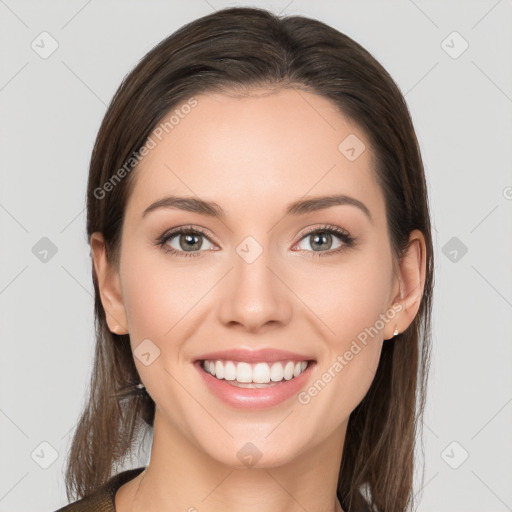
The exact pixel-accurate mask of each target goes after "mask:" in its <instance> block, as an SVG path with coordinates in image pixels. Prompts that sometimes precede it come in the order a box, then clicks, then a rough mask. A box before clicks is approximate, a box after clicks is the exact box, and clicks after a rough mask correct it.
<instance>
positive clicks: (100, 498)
mask: <svg viewBox="0 0 512 512" xmlns="http://www.w3.org/2000/svg"><path fill="white" fill-rule="evenodd" d="M144 469H146V468H145V467H140V468H135V469H129V470H126V471H122V472H121V473H118V474H117V475H114V476H113V477H111V478H110V479H109V480H108V481H107V482H105V483H104V484H103V485H102V486H101V487H100V488H99V489H98V490H97V491H96V492H94V493H93V494H90V495H89V496H86V497H85V498H82V499H81V500H78V501H75V502H73V503H70V504H69V505H66V506H65V507H63V508H59V510H56V511H55V512H116V507H115V496H116V492H117V490H118V489H119V488H120V487H121V486H122V485H124V484H125V483H126V482H128V481H130V480H132V479H133V478H135V477H136V476H137V475H139V474H140V473H142V471H144ZM342 506H343V504H342ZM343 510H345V511H346V512H350V511H349V510H348V508H346V507H343ZM359 511H361V512H366V511H370V508H368V506H367V505H366V502H365V501H364V500H363V498H362V496H361V495H360V496H359V498H358V500H357V506H356V507H355V509H354V512H359Z"/></svg>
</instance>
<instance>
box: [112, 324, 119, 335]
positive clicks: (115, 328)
mask: <svg viewBox="0 0 512 512" xmlns="http://www.w3.org/2000/svg"><path fill="white" fill-rule="evenodd" d="M112 331H113V332H115V333H117V331H119V325H114V328H113V329H112Z"/></svg>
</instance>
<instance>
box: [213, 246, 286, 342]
mask: <svg viewBox="0 0 512 512" xmlns="http://www.w3.org/2000/svg"><path fill="white" fill-rule="evenodd" d="M232 261H233V268H232V270H231V272H229V274H228V275H227V276H226V278H225V279H224V283H223V287H222V291H221V298H220V304H219V309H218V312H219V318H220V321H221V322H222V323H223V324H224V325H226V326H230V327H234V326H238V328H242V329H244V330H246V331H250V332H262V331H264V330H266V329H268V328H272V326H274V327H276V326H277V325H280V326H283V325H285V324H287V323H288V322H289V321H290V318H291V314H292V309H293V304H292V302H291V301H292V300H293V293H292V292H291V291H290V289H289V288H288V287H287V286H286V285H285V284H284V282H283V279H282V277H280V276H279V274H280V273H279V272H278V271H276V268H274V267H277V265H276V263H275V261H274V262H273V261H271V258H270V255H269V251H266V250H264V251H263V252H262V253H261V254H260V255H259V256H258V257H257V258H256V259H255V260H254V261H252V262H250V261H251V260H246V259H244V258H243V257H242V256H240V255H239V254H238V253H235V254H234V256H233V260H232Z"/></svg>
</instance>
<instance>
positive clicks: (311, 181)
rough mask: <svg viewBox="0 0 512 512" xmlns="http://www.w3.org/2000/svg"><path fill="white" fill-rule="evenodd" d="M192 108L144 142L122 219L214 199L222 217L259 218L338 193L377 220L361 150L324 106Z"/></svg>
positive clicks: (291, 102) (202, 103)
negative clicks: (180, 199)
mask: <svg viewBox="0 0 512 512" xmlns="http://www.w3.org/2000/svg"><path fill="white" fill-rule="evenodd" d="M194 99H195V102H196V103H195V106H194V107H193V108H186V109H180V106H177V107H175V108H174V109H172V112H169V113H168V114H167V115H166V116H164V118H163V122H164V123H165V121H166V120H169V119H170V118H171V116H173V113H174V116H173V119H172V123H168V124H167V125H165V124H160V125H159V127H157V129H158V128H159V129H158V131H156V132H155V131H154V132H153V134H152V135H151V138H152V141H153V143H154V147H153V148H152V149H150V150H149V152H148V154H147V155H146V156H145V157H144V158H143V159H142V161H141V162H140V164H139V166H138V167H137V169H136V170H135V171H134V173H135V176H134V178H135V181H134V183H133V189H132V191H131V195H130V198H129V201H128V206H127V210H128V211H131V212H132V213H134V212H135V211H137V212H139V213H140V212H141V211H143V210H144V208H146V207H147V206H148V204H149V203H150V202H153V201H155V200H157V199H160V198H162V197H165V195H166V194H177V195H187V196H194V195H195V196H199V197H200V198H201V199H206V200H214V201H215V202H217V203H219V204H220V205H221V206H222V207H223V208H224V209H225V210H226V211H227V212H228V214H229V213H230V210H232V213H233V215H235V214H236V215H237V216H239V215H240V214H243V213H244V212H245V213H246V214H247V215H258V213H259V214H261V211H262V208H264V209H265V211H272V210H273V211H275V212H276V213H278V212H280V211H282V208H283V206H284V205H285V204H288V203H289V202H291V201H294V200H297V199H299V198H301V197H304V196H307V197H309V196H316V195H326V194H333V193H340V194H347V195H350V196H353V197H355V198H357V199H359V200H361V201H363V202H364V203H365V204H367V205H368V207H369V208H371V210H374V211H375V214H376V215H379V214H380V213H382V212H383V208H384V202H383V197H382V193H381V191H380V188H379V186H378V185H377V182H376V180H375V175H374V170H373V153H372V151H371V148H370V142H369V140H368V138H367V137H366V135H365V133H364V132H363V131H362V130H361V129H360V128H359V127H358V126H357V125H356V124H355V123H353V122H351V121H350V120H349V119H348V118H346V117H345V116H343V115H342V114H341V113H340V112H339V111H338V110H337V109H336V106H335V105H334V104H333V103H332V102H331V101H330V100H328V99H326V98H324V97H322V96H319V95H316V94H313V93H310V92H306V91H303V90H297V89H282V90H279V91H278V92H275V91H274V92H269V91H266V90H263V89H261V90H256V91H254V92H253V93H252V94H251V95H250V96H249V97H232V96H229V95H225V94H221V93H208V94H203V95H198V96H195V98H194ZM155 134H156V135H155ZM354 156H355V157H356V158H354ZM370 205H372V206H370ZM127 213H128V212H127Z"/></svg>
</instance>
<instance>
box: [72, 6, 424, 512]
mask: <svg viewBox="0 0 512 512" xmlns="http://www.w3.org/2000/svg"><path fill="white" fill-rule="evenodd" d="M260 86H261V87H266V88H274V89H276V90H278V89H279V88H283V87H296V88H302V89H305V90H309V91H311V92H313V93H316V94H319V95H322V96H323V97H325V98H327V99H329V100H331V102H332V103H333V104H334V105H336V106H337V108H338V109H339V111H340V112H341V113H342V114H343V115H344V116H347V117H348V118H349V119H351V120H352V121H354V122H355V123H357V125H358V126H360V127H361V128H362V129H363V131H364V133H365V134H366V135H367V137H368V139H369V141H370V143H371V145H372V148H373V150H374V153H375V161H376V168H375V170H374V171H375V173H376V176H377V178H378V181H379V185H380V186H381V188H382V190H383V193H384V196H385V202H386V214H387V222H388V227H389V233H390V245H391V248H392V251H393V255H394V258H395V263H396V262H397V261H399V259H400V256H401V254H402V253H403V251H404V250H405V249H406V247H407V243H408V238H409V234H410V233H411V231H412V230H414V229H418V230H420V231H421V232H422V233H423V235H424V237H425V243H426V250H427V256H426V260H427V261H426V279H425V285H424V292H423V296H422V300H421V303H420V309H419V312H418V314H417V315H416V317H415V319H414V321H413V322H412V324H411V325H410V326H409V327H408V328H407V329H406V330H405V332H403V333H401V334H399V335H398V336H397V337H395V338H394V340H393V341H392V342H391V341H390V342H384V344H383V349H382V354H381V358H380V363H379V366H378V370H377V373H376V375H375V378H374V380H373V383H372V384H371V387H370V389H369V391H368V393H367V394H366V395H365V397H364V398H363V400H362V401H361V402H360V404H359V405H358V406H357V407H356V408H355V410H354V411H353V412H352V414H351V416H350V419H349V423H348V430H347V434H346V440H345V446H344V450H343V457H342V461H341V466H340V472H339V478H338V496H339V498H340V500H341V502H342V504H343V506H344V507H347V508H349V509H350V510H355V508H354V509H352V508H351V507H352V505H354V507H355V501H356V497H357V496H358V495H359V494H358V493H359V492H360V491H365V493H364V495H365V496H366V499H367V500H368V502H369V503H371V504H372V506H373V507H374V510H376V511H382V512H401V511H405V510H406V509H408V507H410V506H412V505H414V500H413V495H412V482H413V470H414V468H413V466H414V449H415V441H416V439H417V437H418V434H419V433H420V431H421V428H422V420H421V418H422V415H423V410H424V405H425V395H426V384H427V374H428V367H429V359H430V338H431V335H430V322H431V320H430V317H431V308H432V304H431V303H432V290H433V251H432V238H431V227H430V217H429V207H428V198H427V186H426V181H425V176H424V169H423V163H422V160H421V155H420V150H419V145H418V141H417V138H416V135H415V131H414V127H413V124H412V121H411V117H410V114H409V110H408V108H407V105H406V103H405V100H404V98H403V96H402V94H401V93H400V91H399V89H398V87H397V85H396V84H395V82H394V81H393V79H392V78H391V77H390V76H389V74H388V73H387V72H386V70H385V69H384V68H383V67H382V66H381V65H380V64H379V63H378V62H377V61H376V60H375V58H374V57H373V56H372V55H371V54H370V53H369V52H368V51H367V50H365V49H364V48H363V47H361V46H360V45H359V44H358V43H356V42H355V41H354V40H352V39H351V38H350V37H348V36H346V35H344V34H342V33H340V32H339V31H337V30H335V29H334V28H332V27H330V26H328V25H326V24H324V23H322V22H320V21H318V20H314V19H310V18H307V17H303V16H288V17H280V16H277V15H275V14H273V13H271V12H269V11H267V10H264V9H259V8H242V7H234V8H226V9H223V10H219V11H217V12H215V13H213V14H210V15H207V16H204V17H202V18H199V19H197V20H195V21H192V22H191V23H188V24H187V25H185V26H183V27H182V28H180V29H179V30H177V31H176V32H174V33H173V34H171V35H170V36H169V37H167V38H166V39H165V40H163V41H162V42H160V43H159V44H158V45H157V46H155V47H154V48H153V49H152V50H151V51H150V52H149V53H148V54H147V55H146V56H145V57H144V58H143V59H142V60H141V61H140V62H139V63H138V64H137V65H136V67H135V68H134V69H133V70H132V71H131V73H129V74H128V75H127V76H126V77H125V79H124V80H123V82H122V84H121V85H120V86H119V89H118V90H117V92H116V94H115V96H114V98H113V99H112V102H111V103H110V105H109V107H108V110H107V112H106V114H105V117H104V119H103V122H102V124H101V127H100V129H99V132H98V135H97V139H96V142H95V145H94V149H93V152H92V157H91V162H90V172H89V181H88V189H87V235H88V240H90V236H91V234H92V233H93V232H95V231H99V232H101V233H102V234H103V236H104V239H105V242H106V250H107V256H108V258H109V261H111V262H112V263H113V264H115V265H117V264H118V261H119V247H120V236H121V227H122V223H123V216H124V210H125V204H126V201H127V198H128V196H129V193H130V190H131V186H132V182H133V176H134V175H135V170H136V167H137V166H136V164H137V161H138V158H139V157H140V151H141V148H143V146H144V145H145V144H146V143H147V142H148V140H149V139H148V138H149V137H150V134H151V133H152V131H153V130H154V129H155V127H156V126H158V123H159V122H160V121H161V120H162V119H163V118H164V116H166V115H169V113H170V112H171V110H172V109H173V108H176V107H177V106H179V105H182V104H184V103H186V102H188V101H190V99H191V98H193V95H196V94H201V93H205V92H212V91H215V92H227V91H230V92H236V93H238V94H242V95H243V94H244V93H248V92H250V91H251V89H252V88H254V87H260ZM121 169H124V172H120V171H121ZM92 279H93V283H94V290H95V326H96V350H95V358H94V366H93V371H92V375H91V381H90V389H89V396H88V400H87V402H86V404H85V407H84V410H83V412H82V414H81V417H80V419H79V422H78V425H77V428H76V431H75V434H74V438H73V441H72V445H71V449H70V452H69V458H68V465H67V468H66V489H67V494H68V498H69V499H75V498H82V497H84V496H87V495H89V494H91V493H93V492H94V491H95V490H97V489H98V488H99V487H100V486H101V485H102V484H103V483H105V482H106V481H107V479H109V478H110V477H111V476H112V475H113V473H115V471H116V468H117V467H118V465H120V464H122V463H123V461H124V460H125V458H126V457H127V456H128V455H129V454H130V453H131V450H132V449H133V448H134V447H135V446H136V444H137V439H138V434H139V433H141V432H142V433H144V432H147V431H150V430H151V427H152V426H153V420H154V414H155V404H154V402H153V400H152V399H151V398H150V396H149V395H148V394H147V393H145V392H144V391H142V392H140V391H139V390H138V389H137V388H136V387H134V386H135V385H136V384H137V383H138V382H140V379H139V375H138V373H137V370H136V367H135V364H134V360H133V355H132V352H131V348H130V339H129V336H128V335H116V334H113V333H112V332H111V331H110V330H109V329H108V327H107V324H106V318H105V311H104V309H103V306H102V303H101V300H100V295H99V289H98V282H97V277H96V274H95V271H94V266H93V265H92Z"/></svg>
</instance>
